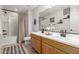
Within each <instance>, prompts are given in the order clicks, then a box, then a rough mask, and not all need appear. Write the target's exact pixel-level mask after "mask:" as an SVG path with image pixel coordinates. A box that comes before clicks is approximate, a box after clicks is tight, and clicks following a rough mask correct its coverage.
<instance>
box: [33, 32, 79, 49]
mask: <svg viewBox="0 0 79 59" xmlns="http://www.w3.org/2000/svg"><path fill="white" fill-rule="evenodd" d="M32 34H35V35H38V36H41V37H44V38H48V39H50V40H55V41H58V42H61V43H64V44H67V45H71V46H74V47H77V48H79V35H75V34H67V35H66V37H61V36H60V33H56V32H52V34H51V35H45V33H41V32H32Z"/></svg>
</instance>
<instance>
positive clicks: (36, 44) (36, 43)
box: [31, 35, 41, 53]
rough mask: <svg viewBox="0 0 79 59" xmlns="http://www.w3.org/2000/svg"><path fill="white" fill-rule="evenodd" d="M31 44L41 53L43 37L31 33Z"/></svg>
mask: <svg viewBox="0 0 79 59" xmlns="http://www.w3.org/2000/svg"><path fill="white" fill-rule="evenodd" d="M31 46H32V48H33V49H35V50H36V51H37V52H38V53H41V38H40V37H38V36H34V35H31Z"/></svg>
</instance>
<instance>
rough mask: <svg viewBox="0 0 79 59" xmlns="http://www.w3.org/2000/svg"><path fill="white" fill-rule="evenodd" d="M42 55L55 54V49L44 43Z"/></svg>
mask: <svg viewBox="0 0 79 59" xmlns="http://www.w3.org/2000/svg"><path fill="white" fill-rule="evenodd" d="M42 54H54V48H53V47H52V46H50V45H48V44H45V43H42Z"/></svg>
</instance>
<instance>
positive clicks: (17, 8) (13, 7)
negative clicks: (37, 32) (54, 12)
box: [2, 5, 38, 13]
mask: <svg viewBox="0 0 79 59" xmlns="http://www.w3.org/2000/svg"><path fill="white" fill-rule="evenodd" d="M37 6H38V5H3V6H2V9H6V10H11V11H15V12H18V13H25V12H27V10H28V9H29V8H30V9H34V8H36V7H37Z"/></svg>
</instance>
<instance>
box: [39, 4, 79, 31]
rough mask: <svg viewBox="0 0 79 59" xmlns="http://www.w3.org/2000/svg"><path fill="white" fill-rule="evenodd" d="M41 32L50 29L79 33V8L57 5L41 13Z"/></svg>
mask: <svg viewBox="0 0 79 59" xmlns="http://www.w3.org/2000/svg"><path fill="white" fill-rule="evenodd" d="M39 14H40V17H39V28H40V30H41V29H42V28H44V29H45V30H46V28H48V27H50V31H54V32H60V31H61V30H64V31H65V30H66V31H67V32H68V33H79V6H78V5H77V6H74V5H73V6H71V5H60V6H59V5H57V6H55V7H52V8H49V9H46V10H45V11H43V12H41V13H39Z"/></svg>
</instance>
